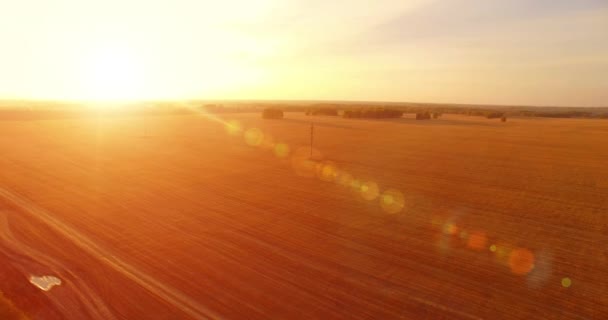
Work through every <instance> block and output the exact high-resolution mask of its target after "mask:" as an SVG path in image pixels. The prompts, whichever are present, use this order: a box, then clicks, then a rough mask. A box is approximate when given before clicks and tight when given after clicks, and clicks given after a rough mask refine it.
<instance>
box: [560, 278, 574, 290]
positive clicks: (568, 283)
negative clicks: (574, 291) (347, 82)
mask: <svg viewBox="0 0 608 320" xmlns="http://www.w3.org/2000/svg"><path fill="white" fill-rule="evenodd" d="M571 285H572V280H571V279H570V278H568V277H565V278H563V279H562V287H564V288H570V286H571Z"/></svg>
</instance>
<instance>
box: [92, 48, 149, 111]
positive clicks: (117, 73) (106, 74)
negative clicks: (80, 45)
mask: <svg viewBox="0 0 608 320" xmlns="http://www.w3.org/2000/svg"><path fill="white" fill-rule="evenodd" d="M84 63H85V64H86V65H85V66H84V68H82V70H83V71H84V74H83V75H82V77H83V85H84V86H85V88H84V92H85V93H84V98H85V99H90V100H97V101H107V100H133V99H141V98H144V97H145V92H143V89H144V83H143V82H144V80H145V77H144V76H143V70H142V68H141V67H140V66H139V65H138V57H136V56H135V55H134V54H133V53H132V52H130V51H129V50H128V49H125V48H121V47H106V48H101V49H96V50H95V51H93V52H91V53H90V54H89V55H88V56H86V59H85V62H84Z"/></svg>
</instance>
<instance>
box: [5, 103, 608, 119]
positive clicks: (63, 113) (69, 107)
mask: <svg viewBox="0 0 608 320" xmlns="http://www.w3.org/2000/svg"><path fill="white" fill-rule="evenodd" d="M265 108H273V109H280V110H282V111H284V112H304V113H306V114H308V115H312V116H314V115H344V116H345V117H346V116H349V115H352V114H355V115H357V114H359V113H365V112H366V110H367V112H370V111H369V110H376V112H378V111H377V110H383V112H384V113H390V114H393V113H395V114H401V113H402V114H421V113H430V114H463V115H470V116H481V117H488V118H495V117H497V115H498V116H499V117H502V116H503V115H504V116H506V117H545V118H588V119H608V107H533V106H493V105H460V104H433V103H381V102H310V101H212V102H210V101H198V100H191V101H161V102H158V101H147V102H137V103H130V104H128V105H118V106H117V107H109V108H96V107H95V104H87V103H76V102H71V103H64V102H55V101H49V102H45V101H22V100H6V101H0V120H11V119H15V120H17V119H21V120H28V119H56V118H74V117H84V116H91V114H95V115H100V116H112V115H125V114H132V115H138V114H158V115H160V114H190V113H196V112H208V113H241V112H262V110H264V109H265Z"/></svg>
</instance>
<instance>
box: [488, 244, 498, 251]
mask: <svg viewBox="0 0 608 320" xmlns="http://www.w3.org/2000/svg"><path fill="white" fill-rule="evenodd" d="M496 249H497V248H496V245H495V244H493V245H491V246H490V248H489V250H490V251H491V252H496Z"/></svg>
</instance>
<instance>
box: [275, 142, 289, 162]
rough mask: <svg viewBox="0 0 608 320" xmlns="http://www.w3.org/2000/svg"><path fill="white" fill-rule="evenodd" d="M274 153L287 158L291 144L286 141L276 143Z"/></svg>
mask: <svg viewBox="0 0 608 320" xmlns="http://www.w3.org/2000/svg"><path fill="white" fill-rule="evenodd" d="M274 154H275V155H276V156H277V157H279V158H285V157H287V156H288V155H289V146H288V145H287V144H285V143H277V144H275V145H274Z"/></svg>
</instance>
